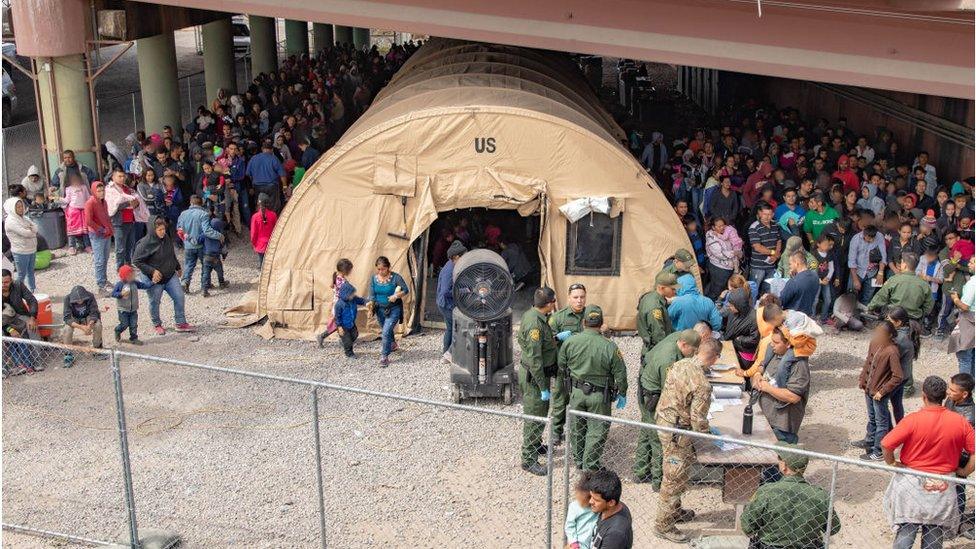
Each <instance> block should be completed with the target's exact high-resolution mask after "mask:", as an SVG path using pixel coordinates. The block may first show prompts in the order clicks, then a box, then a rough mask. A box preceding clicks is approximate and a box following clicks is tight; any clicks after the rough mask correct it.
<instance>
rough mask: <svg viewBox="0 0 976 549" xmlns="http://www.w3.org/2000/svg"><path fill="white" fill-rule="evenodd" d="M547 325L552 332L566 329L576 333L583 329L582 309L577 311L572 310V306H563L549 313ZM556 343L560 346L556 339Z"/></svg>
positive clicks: (555, 332)
mask: <svg viewBox="0 0 976 549" xmlns="http://www.w3.org/2000/svg"><path fill="white" fill-rule="evenodd" d="M549 326H550V327H551V328H552V333H554V334H558V333H559V332H565V331H566V330H569V331H570V332H573V333H574V334H578V333H580V332H582V331H583V311H580V312H578V313H577V312H574V311H573V308H572V307H563V308H562V309H559V310H558V311H556V312H554V313H552V314H551V315H549ZM556 344H557V345H558V346H561V343H559V342H558V341H557V342H556Z"/></svg>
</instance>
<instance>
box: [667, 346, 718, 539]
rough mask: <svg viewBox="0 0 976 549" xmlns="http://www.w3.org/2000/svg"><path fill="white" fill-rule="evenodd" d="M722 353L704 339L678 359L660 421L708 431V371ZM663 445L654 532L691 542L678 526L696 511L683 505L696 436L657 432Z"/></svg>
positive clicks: (672, 425)
mask: <svg viewBox="0 0 976 549" xmlns="http://www.w3.org/2000/svg"><path fill="white" fill-rule="evenodd" d="M721 354H722V344H721V343H720V342H719V341H716V340H714V339H709V340H707V341H703V342H702V344H701V345H700V346H699V347H698V354H697V355H695V356H694V357H692V358H685V359H682V360H679V361H678V362H675V363H674V366H671V369H670V371H669V372H668V377H667V379H666V380H665V381H664V387H663V388H662V389H661V400H660V401H659V402H658V405H657V412H656V416H657V424H658V425H661V426H664V427H673V428H678V429H685V430H689V431H695V432H697V433H707V432H708V407H709V405H710V404H711V402H712V384H711V383H709V382H708V378H707V377H705V372H707V371H708V370H709V368H711V367H712V365H713V364H715V361H717V360H718V357H719V355H721ZM654 434H655V435H657V436H658V438H659V439H660V442H661V446H662V447H663V449H664V451H663V464H664V465H663V476H662V478H661V499H660V501H659V502H658V507H657V517H656V518H655V521H654V533H655V534H656V535H657V536H658V537H662V538H664V539H667V540H670V541H673V542H675V543H687V542H688V536H686V535H685V534H684V533H683V532H682V531H681V530H678V529H677V528H675V524H676V523H679V522H688V521H690V520H691V519H692V518H694V517H695V512H694V511H692V510H690V509H682V508H681V494H683V493H684V491H685V488H687V486H688V478H689V477H690V476H691V466H692V464H693V463H694V461H695V447H694V444H693V443H694V439H692V438H691V437H689V436H683V435H679V434H675V433H668V432H665V431H657V432H656V433H654Z"/></svg>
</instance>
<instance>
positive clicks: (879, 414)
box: [851, 320, 903, 461]
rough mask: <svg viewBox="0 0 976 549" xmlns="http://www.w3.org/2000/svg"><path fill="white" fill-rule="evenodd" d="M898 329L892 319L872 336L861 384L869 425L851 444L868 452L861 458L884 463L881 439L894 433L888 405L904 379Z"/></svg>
mask: <svg viewBox="0 0 976 549" xmlns="http://www.w3.org/2000/svg"><path fill="white" fill-rule="evenodd" d="M897 337H898V329H897V328H895V325H894V324H892V323H891V322H890V321H888V320H884V321H882V322H881V323H880V324H878V325H877V326H876V327H875V328H874V332H873V333H872V334H871V345H870V346H869V347H868V356H867V358H866V359H865V360H864V365H863V366H862V367H861V376H860V378H859V380H858V385H859V387H860V388H861V390H862V391H864V401H865V403H866V404H867V408H868V424H867V429H866V432H865V435H864V438H863V439H861V440H855V441H853V442H851V446H853V447H855V448H861V449H863V450H864V451H865V453H864V454H863V455H861V459H862V460H865V461H881V460H882V459H884V456H883V454H882V453H881V439H882V438H884V436H885V435H886V434H887V433H888V431H890V430H891V412H890V410H889V409H888V403H889V401H890V400H891V392H892V391H894V390H895V388H897V387H898V386H899V385H900V384H901V381H902V379H903V375H902V371H901V363H900V362H899V361H898V345H897V344H896V343H895V339H896V338H897Z"/></svg>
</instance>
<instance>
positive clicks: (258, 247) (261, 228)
mask: <svg viewBox="0 0 976 549" xmlns="http://www.w3.org/2000/svg"><path fill="white" fill-rule="evenodd" d="M264 216H265V217H264V218H263V219H262V218H261V212H260V211H258V212H255V213H254V215H252V216H251V246H253V247H254V251H255V252H257V253H259V254H263V253H264V252H265V250H267V249H268V242H269V241H270V240H271V233H272V232H274V226H275V223H277V222H278V216H277V215H276V214H275V213H274V212H273V211H271V210H264Z"/></svg>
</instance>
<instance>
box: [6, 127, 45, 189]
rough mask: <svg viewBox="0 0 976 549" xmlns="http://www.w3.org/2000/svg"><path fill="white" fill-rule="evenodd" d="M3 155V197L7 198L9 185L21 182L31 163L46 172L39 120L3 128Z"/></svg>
mask: <svg viewBox="0 0 976 549" xmlns="http://www.w3.org/2000/svg"><path fill="white" fill-rule="evenodd" d="M0 148H2V150H3V157H2V158H0V163H2V164H3V198H4V200H6V199H7V198H8V196H7V194H8V193H7V186H8V185H10V184H12V183H20V182H21V180H23V179H24V177H26V176H27V170H28V169H30V167H31V165H34V166H37V169H38V170H40V172H41V174H43V173H44V153H43V152H42V150H41V132H40V129H39V127H38V124H37V120H33V121H31V122H24V123H23V124H18V125H16V126H8V127H6V128H3V142H2V143H0Z"/></svg>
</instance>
